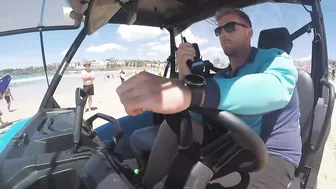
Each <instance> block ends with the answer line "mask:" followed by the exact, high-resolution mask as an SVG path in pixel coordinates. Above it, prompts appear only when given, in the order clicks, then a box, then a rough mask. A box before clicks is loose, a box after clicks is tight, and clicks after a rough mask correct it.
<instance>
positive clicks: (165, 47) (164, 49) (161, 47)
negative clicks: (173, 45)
mask: <svg viewBox="0 0 336 189" xmlns="http://www.w3.org/2000/svg"><path fill="white" fill-rule="evenodd" d="M169 47H170V43H169V42H165V43H161V44H158V45H154V46H152V48H151V49H152V50H153V51H156V52H159V53H161V54H164V55H169V54H170V49H169Z"/></svg>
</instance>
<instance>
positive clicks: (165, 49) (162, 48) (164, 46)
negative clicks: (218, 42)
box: [147, 28, 208, 55]
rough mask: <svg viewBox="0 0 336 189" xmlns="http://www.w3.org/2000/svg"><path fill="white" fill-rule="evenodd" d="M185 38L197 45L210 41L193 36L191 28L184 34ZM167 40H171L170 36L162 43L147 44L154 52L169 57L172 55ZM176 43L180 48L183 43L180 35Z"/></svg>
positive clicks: (163, 38) (176, 38)
mask: <svg viewBox="0 0 336 189" xmlns="http://www.w3.org/2000/svg"><path fill="white" fill-rule="evenodd" d="M164 33H168V32H164ZM183 36H184V37H186V39H187V41H188V42H190V43H197V44H198V45H203V44H206V43H208V40H207V39H206V38H203V37H200V36H197V35H195V34H193V33H192V31H191V30H190V29H189V28H188V29H186V30H185V31H184V32H183ZM166 39H168V40H169V35H168V34H167V35H166V36H163V37H161V38H160V40H161V42H159V41H154V42H150V43H148V44H147V46H149V47H151V49H152V50H153V51H155V52H158V53H160V54H162V55H169V54H170V42H169V41H167V40H166ZM175 41H176V46H178V45H179V44H180V42H181V36H180V35H178V36H176V37H175Z"/></svg>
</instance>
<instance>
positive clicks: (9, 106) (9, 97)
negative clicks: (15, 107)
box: [5, 87, 14, 112]
mask: <svg viewBox="0 0 336 189" xmlns="http://www.w3.org/2000/svg"><path fill="white" fill-rule="evenodd" d="M11 98H12V100H14V98H13V95H12V93H11V91H10V88H9V87H8V88H7V89H6V90H5V100H6V102H7V109H8V111H9V112H10V111H11Z"/></svg>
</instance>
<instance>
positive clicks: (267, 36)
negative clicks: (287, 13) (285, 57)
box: [258, 28, 293, 54]
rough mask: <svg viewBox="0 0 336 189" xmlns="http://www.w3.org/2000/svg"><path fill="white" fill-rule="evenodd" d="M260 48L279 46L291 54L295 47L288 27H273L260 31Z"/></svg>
mask: <svg viewBox="0 0 336 189" xmlns="http://www.w3.org/2000/svg"><path fill="white" fill-rule="evenodd" d="M258 48H260V49H270V48H278V49H281V50H284V51H285V52H287V54H289V53H290V52H291V50H292V48H293V41H292V40H291V37H290V34H289V32H288V30H287V28H272V29H267V30H262V31H261V32H260V34H259V41H258Z"/></svg>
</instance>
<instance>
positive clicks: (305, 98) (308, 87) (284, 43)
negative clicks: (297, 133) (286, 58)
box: [258, 27, 314, 144]
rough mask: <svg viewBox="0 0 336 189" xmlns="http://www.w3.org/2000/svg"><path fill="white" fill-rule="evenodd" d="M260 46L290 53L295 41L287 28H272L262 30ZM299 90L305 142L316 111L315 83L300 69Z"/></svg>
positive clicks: (302, 132)
mask: <svg viewBox="0 0 336 189" xmlns="http://www.w3.org/2000/svg"><path fill="white" fill-rule="evenodd" d="M258 48H260V49H269V48H278V49H281V50H284V51H285V52H286V53H287V54H290V52H291V50H292V48H293V42H292V40H291V37H290V34H289V32H288V30H287V28H284V27H281V28H272V29H267V30H263V31H261V32H260V35H259V41H258ZM296 86H297V90H298V94H299V101H300V114H301V116H300V126H301V139H302V142H303V144H305V143H306V142H307V140H308V137H309V131H310V130H311V128H312V114H313V111H314V84H313V80H312V78H311V77H310V75H309V73H307V72H306V71H304V70H301V69H298V81H297V84H296Z"/></svg>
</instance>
